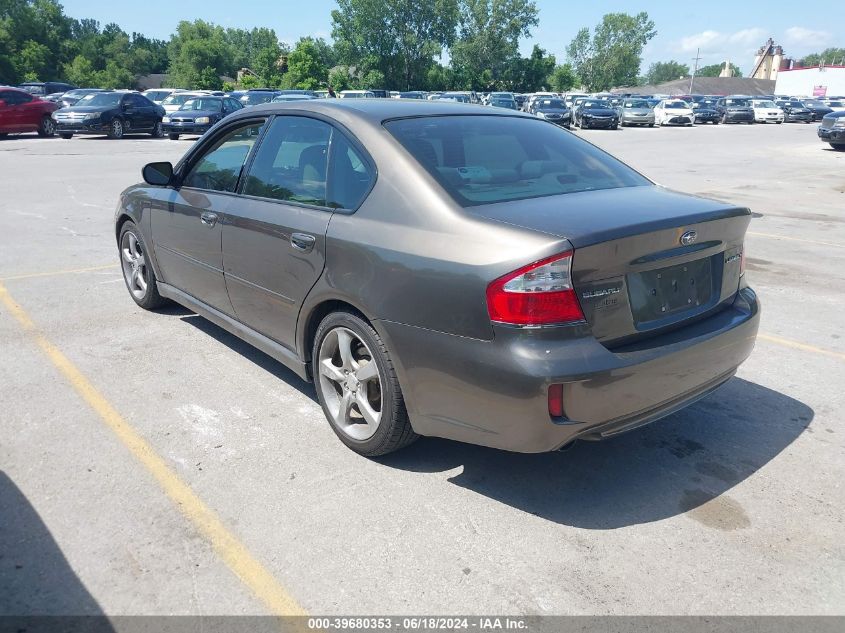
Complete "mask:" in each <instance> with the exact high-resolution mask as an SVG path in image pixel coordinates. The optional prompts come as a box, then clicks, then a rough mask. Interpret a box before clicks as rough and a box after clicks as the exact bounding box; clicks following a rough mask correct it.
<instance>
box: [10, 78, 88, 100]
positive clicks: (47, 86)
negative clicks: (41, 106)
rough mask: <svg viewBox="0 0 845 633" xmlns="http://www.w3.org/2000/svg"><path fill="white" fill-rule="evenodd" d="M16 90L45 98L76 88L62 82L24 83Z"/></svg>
mask: <svg viewBox="0 0 845 633" xmlns="http://www.w3.org/2000/svg"><path fill="white" fill-rule="evenodd" d="M18 88H20V89H21V90H26V91H27V92H28V93H29V94H33V95H35V96H37V97H46V96H47V95H51V94H54V93H56V92H61V93H65V92H67V91H68V90H74V89H75V88H76V86H74V85H73V84H69V83H64V82H62V81H26V82H24V83H22V84H20V85H18Z"/></svg>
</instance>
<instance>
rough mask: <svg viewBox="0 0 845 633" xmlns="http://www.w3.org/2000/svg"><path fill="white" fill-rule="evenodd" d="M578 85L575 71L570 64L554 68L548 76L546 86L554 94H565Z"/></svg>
mask: <svg viewBox="0 0 845 633" xmlns="http://www.w3.org/2000/svg"><path fill="white" fill-rule="evenodd" d="M577 83H578V78H577V77H576V76H575V71H574V70H572V66H571V65H570V64H562V65H561V66H555V69H554V70H553V71H552V74H551V75H549V78H548V84H549V88H551V89H552V90H553V91H554V92H567V91H569V90H572V89H573V88H574V87H575V85H576V84H577Z"/></svg>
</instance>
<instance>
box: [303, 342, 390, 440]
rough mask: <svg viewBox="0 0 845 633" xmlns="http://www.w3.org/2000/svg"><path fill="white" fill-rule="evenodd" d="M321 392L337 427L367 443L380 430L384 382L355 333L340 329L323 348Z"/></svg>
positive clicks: (373, 359) (320, 356) (321, 352)
mask: <svg viewBox="0 0 845 633" xmlns="http://www.w3.org/2000/svg"><path fill="white" fill-rule="evenodd" d="M318 364H319V370H320V376H319V380H320V388H321V392H322V394H323V399H324V400H325V403H326V408H327V409H328V412H329V415H330V416H331V418H332V420H333V421H334V423H335V427H336V428H337V429H338V430H340V431H341V432H342V433H344V434H345V435H347V436H348V437H350V438H352V439H354V440H359V441H364V440H367V439H369V438H371V437H372V436H373V435H374V434H375V432H376V431H377V430H378V428H379V424H380V423H381V418H382V408H383V403H384V399H383V396H382V378H381V373H380V372H379V368H378V365H377V364H376V361H375V358H374V357H373V354H372V352H371V351H370V348H369V347H367V344H366V343H364V341H363V340H361V338H360V337H359V336H358V335H357V334H355V332H353V331H352V330H350V329H349V328H345V327H336V328H334V329H332V330H330V331H329V332H328V333H327V334H326V336H325V338H323V341H322V343H321V344H320V351H319V354H318Z"/></svg>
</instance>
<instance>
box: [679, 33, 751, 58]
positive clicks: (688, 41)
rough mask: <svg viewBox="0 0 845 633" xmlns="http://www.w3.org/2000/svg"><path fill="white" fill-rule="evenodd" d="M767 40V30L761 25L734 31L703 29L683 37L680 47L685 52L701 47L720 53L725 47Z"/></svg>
mask: <svg viewBox="0 0 845 633" xmlns="http://www.w3.org/2000/svg"><path fill="white" fill-rule="evenodd" d="M765 41H766V30H765V29H762V28H760V27H753V28H749V29H741V30H739V31H736V32H734V33H720V32H719V31H702V32H701V33H695V34H694V35H687V36H686V37H682V38H681V40H680V41H679V42H678V47H679V48H680V50H681V51H682V52H684V53H694V52H695V51H696V50H698V49H699V48H700V49H701V52H702V53H718V52H721V51H722V50H724V49H725V48H736V47H738V46H742V47H748V46H754V47H756V46H759V45H760V44H763V43H764V42H765Z"/></svg>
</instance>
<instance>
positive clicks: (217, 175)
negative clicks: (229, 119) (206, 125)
mask: <svg viewBox="0 0 845 633" xmlns="http://www.w3.org/2000/svg"><path fill="white" fill-rule="evenodd" d="M263 125H264V123H263V122H261V123H250V124H249V125H246V126H243V127H239V128H237V129H235V130H233V131H231V132H229V133H228V134H225V135H224V136H223V137H221V138H219V139H218V140H217V141H215V142H214V143H213V144H212V145H211V147H210V148H209V149H208V151H207V152H206V153H205V154H203V156H202V157H201V158H200V159H199V160H198V161H196V162H195V163H194V164H193V166H192V167H191V169H190V171H189V172H188V174H187V176H185V178H184V179H183V180H182V184H183V185H184V186H185V187H194V188H196V189H208V190H210V191H224V192H229V193H233V192H234V191H235V188H236V187H237V186H238V179H239V178H240V176H241V170H242V169H243V166H244V163H245V162H246V158H247V156H249V152H250V150H251V149H252V146H253V145H255V141H256V139H258V134H259V132H260V131H261V127H262V126H263Z"/></svg>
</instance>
